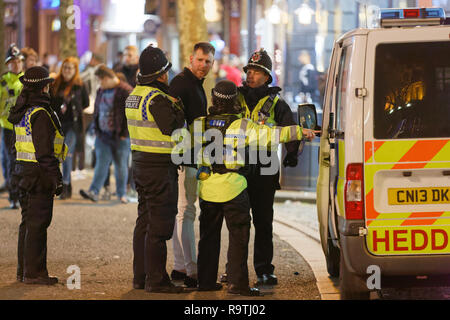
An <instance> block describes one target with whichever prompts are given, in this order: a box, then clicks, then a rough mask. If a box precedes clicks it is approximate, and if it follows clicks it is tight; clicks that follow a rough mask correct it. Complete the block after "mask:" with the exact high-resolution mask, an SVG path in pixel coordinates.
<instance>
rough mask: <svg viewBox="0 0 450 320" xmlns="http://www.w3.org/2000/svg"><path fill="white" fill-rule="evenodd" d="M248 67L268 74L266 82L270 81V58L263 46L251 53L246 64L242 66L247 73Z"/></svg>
mask: <svg viewBox="0 0 450 320" xmlns="http://www.w3.org/2000/svg"><path fill="white" fill-rule="evenodd" d="M250 68H256V69H260V70H262V71H264V72H265V73H266V74H267V75H268V76H269V80H268V81H267V82H268V83H271V82H272V75H271V72H272V59H270V56H269V55H268V54H267V52H266V50H264V49H263V48H261V49H259V50H258V51H255V52H254V53H253V54H252V56H251V57H250V59H249V60H248V62H247V65H246V66H245V67H244V68H243V69H244V72H245V73H247V70H248V69H250Z"/></svg>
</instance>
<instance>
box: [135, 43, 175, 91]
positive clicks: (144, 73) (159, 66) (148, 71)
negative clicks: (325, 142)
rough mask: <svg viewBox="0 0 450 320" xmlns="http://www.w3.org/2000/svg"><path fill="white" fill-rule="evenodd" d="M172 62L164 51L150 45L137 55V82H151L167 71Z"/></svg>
mask: <svg viewBox="0 0 450 320" xmlns="http://www.w3.org/2000/svg"><path fill="white" fill-rule="evenodd" d="M171 67H172V63H170V62H169V60H167V57H166V55H165V54H164V52H163V51H162V50H161V49H159V48H156V47H153V46H152V45H150V46H148V47H147V48H145V49H144V51H142V53H141V56H140V57H139V73H138V74H137V80H138V83H139V84H146V83H150V82H153V81H154V80H156V79H157V78H158V77H159V76H161V75H162V74H164V73H165V72H167V71H169V69H170V68H171Z"/></svg>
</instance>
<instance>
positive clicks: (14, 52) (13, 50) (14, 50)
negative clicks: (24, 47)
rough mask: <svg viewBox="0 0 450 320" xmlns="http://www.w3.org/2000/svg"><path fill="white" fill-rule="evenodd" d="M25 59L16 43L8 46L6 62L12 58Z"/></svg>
mask: <svg viewBox="0 0 450 320" xmlns="http://www.w3.org/2000/svg"><path fill="white" fill-rule="evenodd" d="M16 58H17V59H22V60H23V59H24V57H23V55H22V53H21V52H20V50H19V48H18V47H17V46H16V44H15V43H13V44H11V45H10V46H9V48H8V52H6V59H5V64H7V63H8V62H10V61H11V60H12V59H16Z"/></svg>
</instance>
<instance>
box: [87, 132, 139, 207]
mask: <svg viewBox="0 0 450 320" xmlns="http://www.w3.org/2000/svg"><path fill="white" fill-rule="evenodd" d="M94 147H95V158H96V160H95V168H94V178H93V179H92V183H91V186H90V187H89V191H92V192H93V193H95V194H97V195H98V194H99V193H100V190H101V189H102V187H103V185H104V183H105V180H106V178H107V176H108V168H109V166H110V164H111V162H113V163H114V174H115V177H116V192H117V197H118V198H119V199H120V198H121V197H123V196H125V194H126V189H127V178H128V158H129V156H130V152H131V150H130V138H126V139H124V140H119V142H117V144H116V145H115V146H111V145H109V144H106V143H104V142H102V141H101V140H100V139H99V138H98V137H97V138H95V145H94Z"/></svg>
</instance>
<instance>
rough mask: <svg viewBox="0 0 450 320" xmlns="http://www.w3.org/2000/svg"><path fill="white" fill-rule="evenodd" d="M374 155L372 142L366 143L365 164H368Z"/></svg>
mask: <svg viewBox="0 0 450 320" xmlns="http://www.w3.org/2000/svg"><path fill="white" fill-rule="evenodd" d="M372 154H373V150H372V141H366V143H365V144H364V162H367V161H368V160H369V159H370V158H371V157H372Z"/></svg>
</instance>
